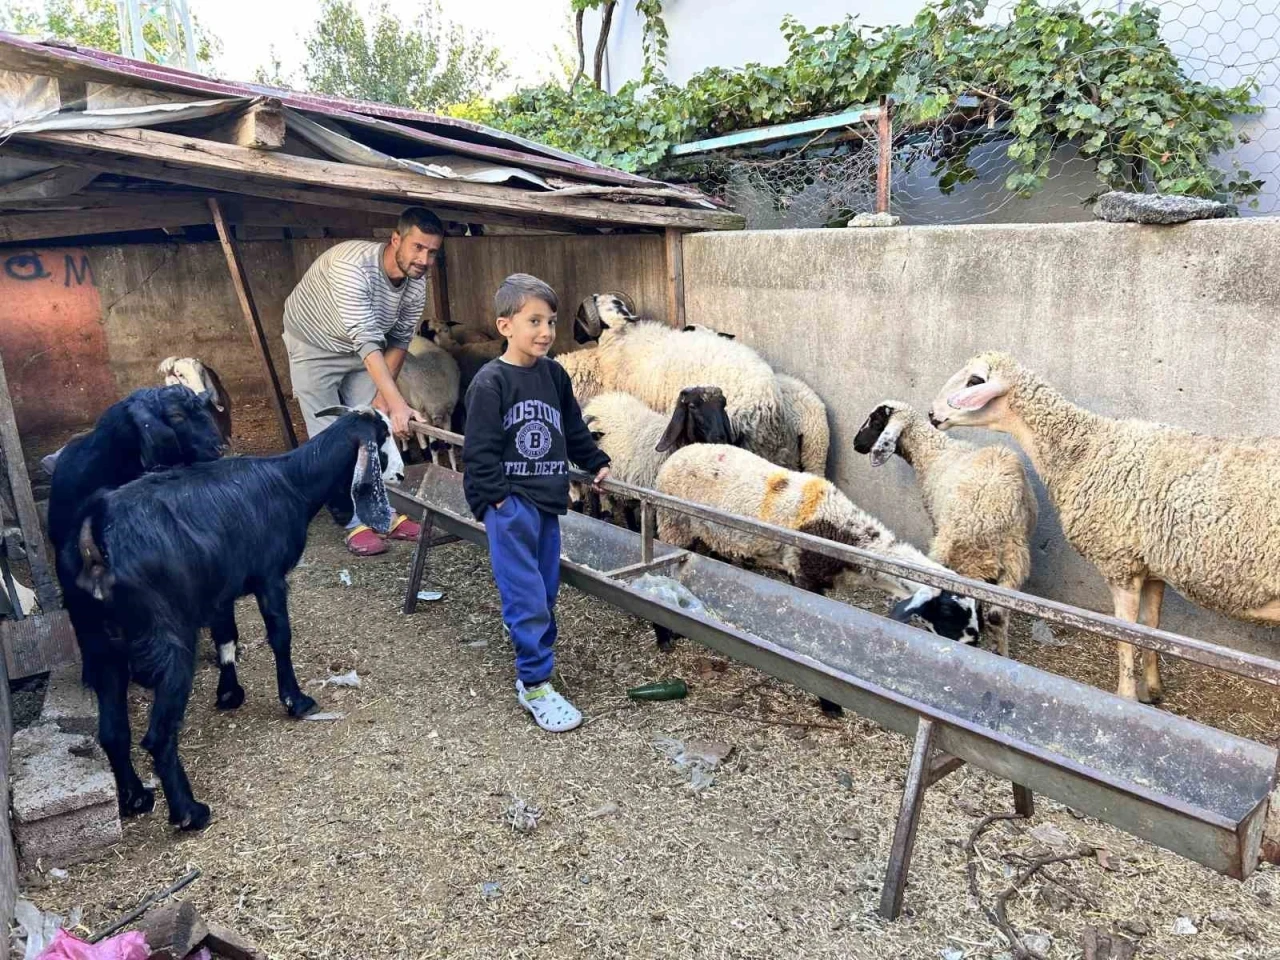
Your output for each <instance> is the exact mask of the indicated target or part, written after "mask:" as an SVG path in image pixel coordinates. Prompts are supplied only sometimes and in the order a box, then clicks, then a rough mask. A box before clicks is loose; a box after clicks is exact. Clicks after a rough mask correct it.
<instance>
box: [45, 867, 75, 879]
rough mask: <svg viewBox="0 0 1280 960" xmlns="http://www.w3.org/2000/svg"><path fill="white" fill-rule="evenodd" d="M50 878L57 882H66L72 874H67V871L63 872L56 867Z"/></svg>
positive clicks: (50, 873) (50, 872) (51, 871)
mask: <svg viewBox="0 0 1280 960" xmlns="http://www.w3.org/2000/svg"><path fill="white" fill-rule="evenodd" d="M49 876H51V877H53V879H55V880H65V879H67V877H69V876H71V874H69V873H67V871H65V870H63V869H62V868H61V867H54V868H53V869H52V870H50V871H49Z"/></svg>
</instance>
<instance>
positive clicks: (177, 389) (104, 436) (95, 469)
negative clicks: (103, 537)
mask: <svg viewBox="0 0 1280 960" xmlns="http://www.w3.org/2000/svg"><path fill="white" fill-rule="evenodd" d="M222 449H223V444H222V438H221V437H220V436H219V433H218V427H217V425H216V423H215V422H214V419H213V415H212V410H211V409H210V402H209V397H208V396H206V395H203V394H202V395H197V394H195V393H193V392H192V391H191V390H189V389H187V388H186V387H181V386H173V387H144V388H143V389H141V390H135V391H134V392H133V393H131V394H129V396H127V397H125V398H124V399H123V400H121V401H119V402H118V403H114V404H112V405H111V406H110V407H108V408H107V409H106V411H105V412H104V413H103V414H102V416H101V417H99V418H98V422H97V424H96V425H95V426H94V428H93V429H92V430H90V431H89V432H88V433H86V434H84V435H83V436H81V437H77V438H76V439H74V440H72V441H71V442H70V443H68V444H67V445H66V446H65V447H63V448H62V450H61V451H59V456H58V460H57V466H56V467H55V469H54V471H53V481H52V483H51V484H50V487H49V539H50V540H52V541H53V548H54V551H55V553H56V552H57V551H58V550H60V549H61V547H62V545H63V544H64V543H65V542H66V541H67V540H68V539H70V538H71V537H73V536H74V534H75V531H76V530H77V529H78V527H79V524H78V520H79V517H80V515H81V512H82V511H83V509H84V506H85V504H86V503H87V502H88V500H89V497H90V496H92V495H93V494H94V493H96V492H97V491H99V490H114V489H115V488H116V487H121V486H124V484H126V483H128V482H129V481H130V480H136V479H137V478H138V477H140V476H142V475H143V474H144V473H147V472H148V471H151V470H157V469H160V468H163V467H174V466H180V465H183V464H189V463H197V462H199V461H202V460H216V459H218V457H220V456H222ZM76 570H79V566H78V565H77V567H76ZM74 581H75V573H74V572H73V573H72V574H71V582H73V583H74ZM63 589H64V590H65V589H66V583H65V582H64V583H63Z"/></svg>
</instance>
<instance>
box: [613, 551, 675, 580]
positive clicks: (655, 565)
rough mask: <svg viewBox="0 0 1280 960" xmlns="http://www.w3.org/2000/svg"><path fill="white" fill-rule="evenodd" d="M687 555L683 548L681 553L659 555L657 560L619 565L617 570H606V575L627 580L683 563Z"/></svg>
mask: <svg viewBox="0 0 1280 960" xmlns="http://www.w3.org/2000/svg"><path fill="white" fill-rule="evenodd" d="M687 556H689V552H688V551H687V550H681V551H680V552H679V553H674V554H671V555H670V556H666V557H659V558H658V559H657V560H647V561H646V560H641V561H640V562H639V563H630V564H627V566H625V567H618V568H617V569H616V570H606V571H605V574H604V575H605V576H606V577H611V578H613V579H614V580H626V579H628V578H630V577H634V576H636V575H638V574H642V573H652V572H653V571H654V570H665V569H666V568H667V567H670V566H674V565H675V564H677V563H681V562H682V561H683V560H684V558H685V557H687Z"/></svg>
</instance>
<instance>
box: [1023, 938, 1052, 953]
mask: <svg viewBox="0 0 1280 960" xmlns="http://www.w3.org/2000/svg"><path fill="white" fill-rule="evenodd" d="M1022 945H1023V946H1024V947H1026V948H1027V949H1028V950H1032V951H1034V952H1035V953H1038V954H1040V955H1041V956H1046V955H1047V954H1048V953H1049V949H1050V948H1051V947H1052V946H1053V937H1051V936H1049V935H1048V934H1047V933H1032V934H1028V935H1027V936H1025V937H1023V938H1022Z"/></svg>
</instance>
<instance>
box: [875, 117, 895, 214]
mask: <svg viewBox="0 0 1280 960" xmlns="http://www.w3.org/2000/svg"><path fill="white" fill-rule="evenodd" d="M876 144H877V146H878V147H879V150H880V156H879V158H878V161H877V163H876V213H888V212H889V180H890V177H892V175H893V99H892V98H891V97H881V98H880V115H879V116H878V117H876Z"/></svg>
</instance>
